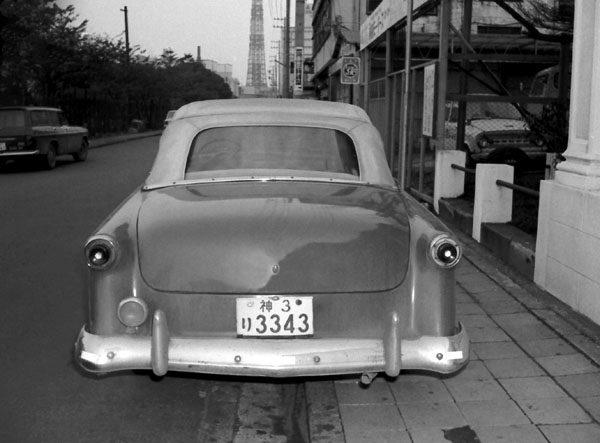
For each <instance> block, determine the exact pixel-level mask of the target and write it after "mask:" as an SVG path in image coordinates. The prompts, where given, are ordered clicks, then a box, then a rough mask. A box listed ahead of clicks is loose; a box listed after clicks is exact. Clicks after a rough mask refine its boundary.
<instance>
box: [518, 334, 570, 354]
mask: <svg viewBox="0 0 600 443" xmlns="http://www.w3.org/2000/svg"><path fill="white" fill-rule="evenodd" d="M519 345H521V346H522V347H523V349H525V351H526V352H527V353H528V354H529V355H531V356H532V357H550V356H553V355H567V354H576V353H577V350H576V349H575V348H574V347H573V346H571V345H570V344H569V343H568V342H567V341H565V340H563V339H562V338H541V339H537V340H523V341H519Z"/></svg>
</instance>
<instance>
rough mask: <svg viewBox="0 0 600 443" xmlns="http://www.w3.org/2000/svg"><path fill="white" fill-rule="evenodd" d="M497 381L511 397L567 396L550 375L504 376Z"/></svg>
mask: <svg viewBox="0 0 600 443" xmlns="http://www.w3.org/2000/svg"><path fill="white" fill-rule="evenodd" d="M499 381H500V384H501V385H502V386H503V387H504V389H506V392H508V395H510V396H511V398H513V399H517V398H519V399H525V398H561V397H567V394H566V392H565V391H563V390H562V389H561V387H560V386H559V385H558V384H557V383H556V382H555V381H554V380H553V379H552V378H550V377H523V378H505V379H503V380H499Z"/></svg>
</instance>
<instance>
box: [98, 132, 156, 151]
mask: <svg viewBox="0 0 600 443" xmlns="http://www.w3.org/2000/svg"><path fill="white" fill-rule="evenodd" d="M162 132H163V131H162V130H155V131H144V132H137V133H134V134H119V135H112V136H108V137H98V138H91V139H90V149H95V148H101V147H103V146H110V145H116V144H117V143H123V142H127V141H130V140H137V139H141V138H148V137H157V136H159V135H161V134H162Z"/></svg>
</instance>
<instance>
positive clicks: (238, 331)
mask: <svg viewBox="0 0 600 443" xmlns="http://www.w3.org/2000/svg"><path fill="white" fill-rule="evenodd" d="M294 102H303V103H300V104H294V106H293V107H292V106H290V107H289V108H286V107H285V105H284V104H283V103H284V101H281V100H279V101H273V102H272V103H273V104H272V106H273V107H274V109H271V108H269V107H268V106H271V105H265V103H267V104H268V103H271V102H269V101H239V102H238V101H236V102H235V106H233V107H229V106H228V105H227V104H222V103H221V102H218V103H216V104H214V105H213V104H210V103H208V104H204V103H203V104H200V105H199V108H198V109H196V108H194V107H184V108H181V109H180V110H178V111H177V118H176V119H175V120H174V121H173V123H172V124H170V125H169V126H168V128H167V129H166V130H165V132H164V134H163V138H162V140H161V148H160V149H159V153H158V156H157V158H156V160H155V165H154V167H153V169H152V173H151V175H150V177H149V179H148V180H147V181H146V183H145V185H144V186H143V188H142V189H140V190H139V191H137V192H135V193H134V194H132V196H131V197H130V198H129V199H128V200H127V201H126V202H124V204H123V205H122V206H121V207H120V208H118V209H117V210H116V211H115V212H114V213H113V214H112V215H111V216H110V217H109V218H108V219H107V221H106V222H105V223H104V224H103V225H102V226H101V227H100V228H99V229H98V230H97V231H96V232H95V233H94V235H93V236H92V237H91V238H90V239H89V241H88V243H87V245H86V247H85V254H86V260H87V262H88V267H89V273H90V277H89V283H90V297H89V300H90V306H89V308H90V319H89V322H88V324H87V325H86V326H85V327H84V328H83V329H82V330H81V333H80V336H79V338H78V340H77V343H76V357H77V359H78V361H79V362H80V364H81V365H82V366H83V367H84V368H85V369H87V370H89V371H92V372H110V371H116V370H124V369H151V370H152V371H153V372H154V373H155V374H157V375H164V374H165V373H166V372H168V371H172V370H174V371H183V372H198V373H213V374H228V375H244V376H269V377H289V376H317V375H331V374H349V373H363V374H366V375H367V378H370V376H369V374H375V373H378V372H385V373H386V374H388V375H390V376H397V375H398V373H399V372H400V370H401V369H426V370H431V371H435V372H440V373H451V372H455V371H457V370H459V369H460V368H461V367H462V366H464V365H465V364H466V362H467V359H468V352H469V344H468V338H467V335H466V331H465V330H464V328H462V326H461V325H460V324H457V322H456V319H455V311H454V309H455V308H454V303H455V300H454V285H455V280H454V266H455V265H456V264H457V263H458V261H459V260H460V247H459V246H458V244H457V243H456V241H455V240H454V239H453V238H452V236H451V235H450V234H449V233H448V231H447V229H446V228H445V227H444V226H443V225H442V224H441V223H440V222H439V221H437V219H435V218H434V217H433V216H432V215H431V214H430V213H429V212H428V211H426V210H425V209H424V208H423V207H422V206H421V205H420V204H418V203H417V202H415V201H414V200H413V199H412V198H411V197H409V196H408V195H405V194H404V193H402V192H401V191H399V190H398V189H397V188H396V186H395V185H394V183H393V179H392V178H391V174H390V172H389V168H388V167H387V163H386V161H385V156H384V153H383V149H382V146H381V139H380V138H379V137H378V135H377V134H376V131H375V129H374V128H373V127H372V125H371V124H370V123H369V122H368V119H367V118H366V117H365V114H364V113H363V112H362V111H361V110H357V109H358V108H355V107H351V108H346V107H342V106H341V105H340V104H329V105H328V104H323V105H318V107H317V104H314V105H313V104H310V103H304V102H305V101H294ZM238 103H239V104H238ZM204 106H206V107H207V108H205V107H204ZM225 110H227V111H228V112H229V113H227V112H225ZM359 111H360V112H359ZM199 114H201V115H200V117H199V116H198V115H199ZM332 115H333V116H332ZM185 140H191V142H190V141H188V142H185V143H186V146H182V144H183V143H182V141H185ZM190 144H191V147H190ZM354 146H358V148H357V149H356V151H355V148H354ZM184 148H185V150H183V149H184ZM179 149H182V151H181V152H179Z"/></svg>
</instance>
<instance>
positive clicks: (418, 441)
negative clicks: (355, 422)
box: [373, 426, 479, 443]
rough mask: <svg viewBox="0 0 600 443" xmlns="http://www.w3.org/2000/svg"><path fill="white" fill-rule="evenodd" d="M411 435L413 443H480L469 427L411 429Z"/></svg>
mask: <svg viewBox="0 0 600 443" xmlns="http://www.w3.org/2000/svg"><path fill="white" fill-rule="evenodd" d="M409 433H410V436H411V437H412V441H413V443H448V442H450V441H454V442H461V443H467V442H468V443H476V442H478V441H479V440H475V437H476V434H475V431H473V430H472V429H471V428H470V427H468V426H459V427H455V428H450V429H440V428H435V427H432V428H415V429H410V430H409ZM457 434H461V435H457ZM447 437H448V438H447ZM450 439H452V440H450ZM373 443H376V442H373Z"/></svg>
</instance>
